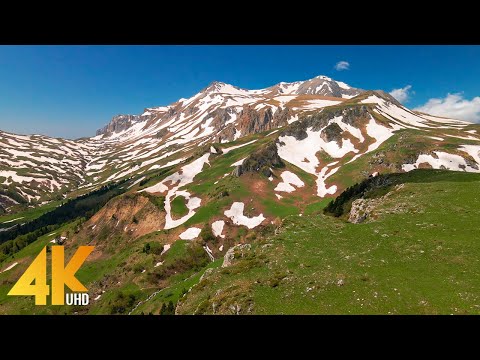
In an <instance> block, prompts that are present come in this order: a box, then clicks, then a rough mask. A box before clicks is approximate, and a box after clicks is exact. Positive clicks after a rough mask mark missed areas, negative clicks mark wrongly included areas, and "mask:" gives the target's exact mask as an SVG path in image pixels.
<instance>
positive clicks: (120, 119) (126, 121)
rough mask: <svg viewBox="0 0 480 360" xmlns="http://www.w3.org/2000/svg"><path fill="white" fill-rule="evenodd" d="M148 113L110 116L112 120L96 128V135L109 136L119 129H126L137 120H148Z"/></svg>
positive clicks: (119, 130)
mask: <svg viewBox="0 0 480 360" xmlns="http://www.w3.org/2000/svg"><path fill="white" fill-rule="evenodd" d="M148 120H149V116H148V115H117V116H114V117H113V118H112V120H111V121H110V122H109V123H108V124H107V125H106V126H104V127H103V128H101V129H98V130H97V132H96V135H97V136H98V135H106V136H110V135H112V134H114V133H119V132H121V131H124V130H127V129H128V128H130V127H131V126H132V125H133V124H135V123H137V122H139V121H148Z"/></svg>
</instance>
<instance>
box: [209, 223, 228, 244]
mask: <svg viewBox="0 0 480 360" xmlns="http://www.w3.org/2000/svg"><path fill="white" fill-rule="evenodd" d="M224 226H225V221H223V220H217V221H215V222H214V223H212V231H213V235H215V236H217V237H221V238H222V239H223V238H225V235H222V232H223V227H224ZM220 251H222V250H220Z"/></svg>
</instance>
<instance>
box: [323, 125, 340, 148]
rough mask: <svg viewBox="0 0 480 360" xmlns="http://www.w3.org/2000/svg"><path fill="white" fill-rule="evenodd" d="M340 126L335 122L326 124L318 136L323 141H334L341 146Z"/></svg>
mask: <svg viewBox="0 0 480 360" xmlns="http://www.w3.org/2000/svg"><path fill="white" fill-rule="evenodd" d="M342 132H343V130H342V128H341V127H340V126H339V125H338V124H337V123H332V124H330V125H328V126H327V127H326V128H325V129H323V130H322V132H321V133H320V137H321V138H322V139H323V141H325V142H330V141H336V142H337V144H338V146H342Z"/></svg>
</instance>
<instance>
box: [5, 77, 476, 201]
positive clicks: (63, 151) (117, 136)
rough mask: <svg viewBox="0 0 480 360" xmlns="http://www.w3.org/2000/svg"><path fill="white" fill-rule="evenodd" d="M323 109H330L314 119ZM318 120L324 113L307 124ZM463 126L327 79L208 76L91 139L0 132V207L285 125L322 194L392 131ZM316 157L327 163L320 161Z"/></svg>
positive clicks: (288, 148) (467, 152)
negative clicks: (245, 83) (262, 81)
mask: <svg viewBox="0 0 480 360" xmlns="http://www.w3.org/2000/svg"><path fill="white" fill-rule="evenodd" d="M325 109H329V110H328V111H329V113H332V112H333V113H335V114H336V115H335V116H333V117H331V116H330V117H329V116H328V115H325V116H323V117H322V114H323V112H324V111H326V110H325ZM320 117H322V119H323V120H321V121H320V122H317V123H315V121H314V120H315V119H318V118H320ZM299 119H302V121H300V122H299ZM354 119H355V120H354ZM297 124H299V125H298V126H297ZM301 124H303V125H301ZM305 124H311V125H312V126H311V127H310V128H308V127H307V128H305V126H306V125H305ZM301 126H303V127H304V128H301ZM471 126H472V125H471V124H470V123H467V122H463V121H457V120H452V119H444V118H440V117H434V116H430V115H426V114H420V113H415V112H412V111H410V110H408V109H407V108H405V107H404V106H402V105H401V104H400V103H398V102H397V101H396V100H395V99H393V98H392V97H391V96H390V95H388V94H386V93H384V92H381V91H378V92H366V91H364V90H361V89H357V88H353V87H350V86H349V85H347V84H345V83H343V82H340V81H335V80H332V79H330V78H328V77H326V76H318V77H315V78H313V79H310V80H306V81H298V82H293V83H283V82H282V83H279V84H277V85H274V86H271V87H268V88H265V89H260V90H246V89H241V88H238V87H235V86H233V85H229V84H225V83H222V82H213V83H211V84H210V85H209V86H208V87H206V88H205V89H203V90H202V91H200V92H199V93H197V94H196V95H194V96H192V97H191V98H189V99H183V98H182V99H180V100H178V101H176V102H174V103H173V104H170V105H168V106H161V107H152V108H146V109H145V110H144V111H143V113H142V114H139V115H118V116H115V117H114V118H113V119H112V121H111V122H110V123H109V124H107V125H106V126H105V127H103V128H102V129H100V130H98V131H97V134H96V136H94V137H92V138H87V139H79V140H76V141H70V140H63V139H54V138H49V137H47V136H39V135H30V136H25V135H14V134H9V133H4V132H0V142H1V143H2V147H1V148H0V187H1V188H0V194H1V195H2V197H1V198H0V200H1V199H3V200H2V201H3V204H4V207H8V206H11V204H12V203H13V204H14V203H16V202H19V201H20V202H28V201H30V202H32V201H33V202H40V203H41V202H44V201H49V200H52V199H54V198H58V199H60V198H62V197H66V196H68V194H70V193H72V192H73V194H72V195H74V194H79V193H81V192H85V191H89V190H91V189H93V188H96V187H98V186H101V185H105V184H107V183H109V182H111V181H117V180H120V179H124V178H129V177H132V176H146V175H147V174H149V173H151V172H153V171H158V170H159V169H164V168H169V167H172V166H175V165H176V164H179V163H182V162H186V161H188V159H189V158H191V156H195V153H196V152H197V151H198V150H199V149H201V148H203V147H204V146H207V147H208V146H210V145H211V144H215V143H217V144H226V143H229V142H232V141H236V140H239V139H241V138H243V137H246V136H250V135H253V134H257V133H262V132H265V131H270V130H275V129H278V128H285V129H284V130H283V131H282V132H281V133H279V135H280V137H279V140H278V141H279V142H278V155H279V156H280V157H281V158H282V159H283V160H285V161H288V162H289V163H291V164H294V165H295V166H297V167H298V168H300V169H302V170H303V171H306V172H307V173H310V174H313V175H315V176H316V177H317V185H318V189H317V194H318V195H319V196H329V195H333V194H335V193H336V192H337V191H338V190H339V187H337V186H333V185H331V186H327V185H325V180H326V179H327V178H328V177H330V176H331V175H333V174H334V173H335V172H337V171H339V170H340V168H341V166H342V165H345V164H348V163H352V162H354V161H356V160H357V159H359V158H361V157H362V155H364V154H367V153H371V152H373V151H375V150H376V149H378V148H379V147H380V146H381V145H382V144H383V143H384V142H385V141H387V140H388V139H389V138H390V137H392V136H393V134H395V133H397V132H398V133H400V132H401V131H402V130H404V129H412V130H418V131H419V132H421V134H422V136H423V137H422V141H427V142H429V143H433V142H435V143H438V142H439V141H441V140H438V139H440V138H441V139H443V138H444V136H443V135H442V136H436V135H435V136H434V134H433V133H435V134H437V133H439V132H440V133H441V132H442V131H443V132H445V136H446V138H448V139H455V138H456V139H466V140H469V142H476V141H479V140H480V138H479V137H478V134H477V133H476V132H475V131H476V130H474V129H471ZM442 141H443V140H442ZM475 144H476V143H474V144H471V143H468V144H463V145H465V147H464V148H462V149H463V152H462V150H458V151H460V153H459V154H458V155H457V156H463V157H464V158H466V160H465V166H464V167H463V168H461V169H463V170H465V171H477V170H478V165H476V164H477V163H480V160H479V158H478V153H477V150H478V149H477V148H476V147H475V146H477V145H475ZM472 146H473V147H472ZM459 149H460V148H459ZM319 154H320V155H321V154H324V155H325V156H326V157H328V158H329V159H330V163H328V164H322V161H320V160H319V159H318V158H317V157H318V156H319ZM424 155H425V154H424ZM322 156H323V155H322ZM425 156H426V155H425ZM431 156H432V157H433V159H434V160H435V161H433V160H432V161H431V165H432V164H434V165H435V164H436V165H435V166H437V165H438V166H443V167H445V168H449V167H450V168H451V167H452V166H453V165H452V166H450V163H449V162H448V161H447V160H445V161H443V160H441V159H443V158H442V156H443V155H438V159H437V158H436V157H435V154H433V155H431ZM347 158H348V162H346V161H343V160H345V159H347ZM449 159H450V160H451V158H449ZM422 160H423V158H420V157H419V158H418V159H413V160H412V162H411V163H410V165H408V164H405V166H404V167H403V170H404V171H406V170H409V169H411V168H412V167H415V166H420V165H421V164H422V163H423V162H422ZM457 160H458V161H457ZM457 160H455V161H456V162H454V163H455V164H457V165H459V166H460V165H461V164H460V163H461V161H460V160H459V159H457ZM452 161H453V160H452ZM417 163H418V164H417ZM415 164H416V165H415ZM243 165H245V164H243ZM434 165H432V166H434ZM244 167H245V166H244ZM453 167H455V166H453ZM401 170H402V169H401ZM455 170H456V169H455ZM72 195H70V196H72ZM7 203H8V204H10V205H6V204H7Z"/></svg>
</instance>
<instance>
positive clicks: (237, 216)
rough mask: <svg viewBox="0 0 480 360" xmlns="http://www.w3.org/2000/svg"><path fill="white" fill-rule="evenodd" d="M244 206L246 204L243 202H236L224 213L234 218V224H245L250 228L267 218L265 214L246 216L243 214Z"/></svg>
mask: <svg viewBox="0 0 480 360" xmlns="http://www.w3.org/2000/svg"><path fill="white" fill-rule="evenodd" d="M244 207H245V204H244V203H243V202H234V203H233V204H232V206H231V207H230V209H229V210H225V212H224V214H225V216H227V217H229V218H230V219H232V221H233V223H234V224H236V225H244V226H246V227H247V228H249V229H253V228H255V227H257V226H258V225H260V224H261V223H262V222H263V220H265V217H264V216H263V214H260V215H258V216H255V217H251V218H249V217H246V216H245V215H243V209H244Z"/></svg>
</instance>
